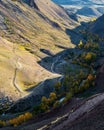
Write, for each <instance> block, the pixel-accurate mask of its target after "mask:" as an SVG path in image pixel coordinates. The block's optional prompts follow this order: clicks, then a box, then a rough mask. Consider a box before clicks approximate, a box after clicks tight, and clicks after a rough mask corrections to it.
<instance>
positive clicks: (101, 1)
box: [53, 0, 104, 5]
mask: <svg viewBox="0 0 104 130" xmlns="http://www.w3.org/2000/svg"><path fill="white" fill-rule="evenodd" d="M53 1H54V2H56V3H57V4H62V5H70V4H73V5H76V4H78V5H82V4H84V5H92V4H96V5H104V0H53Z"/></svg>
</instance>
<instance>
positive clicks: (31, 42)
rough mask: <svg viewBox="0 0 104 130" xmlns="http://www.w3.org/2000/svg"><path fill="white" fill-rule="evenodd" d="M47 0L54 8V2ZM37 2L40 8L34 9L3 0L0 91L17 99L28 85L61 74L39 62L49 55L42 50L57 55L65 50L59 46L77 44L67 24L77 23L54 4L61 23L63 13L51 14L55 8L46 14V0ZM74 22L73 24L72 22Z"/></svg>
mask: <svg viewBox="0 0 104 130" xmlns="http://www.w3.org/2000/svg"><path fill="white" fill-rule="evenodd" d="M48 3H49V5H50V6H52V7H53V3H51V2H48ZM36 5H37V8H31V7H30V6H28V5H26V4H24V3H22V2H17V1H11V0H5V1H4V0H1V1H0V70H1V73H0V77H1V78H0V92H1V93H3V94H4V96H9V97H12V98H13V99H15V100H17V99H18V98H20V97H23V96H25V95H27V94H29V93H30V92H29V91H27V90H28V89H29V88H34V86H36V85H37V84H38V83H39V82H41V81H43V80H45V79H46V78H53V77H57V76H58V75H54V74H52V73H50V72H49V71H47V70H45V69H44V68H42V67H41V66H40V65H39V64H38V63H37V62H38V61H39V60H40V59H41V58H43V57H45V56H47V54H45V53H42V52H41V51H40V50H41V49H46V50H49V51H50V52H52V53H53V54H55V53H57V52H59V51H62V48H60V47H58V46H59V45H60V46H63V47H74V45H73V44H72V43H71V42H70V39H69V36H68V35H67V34H66V33H65V27H66V28H72V26H73V27H74V26H77V25H78V24H77V23H76V22H74V21H73V20H72V19H71V18H69V16H68V15H67V13H66V12H65V11H64V10H63V9H62V8H60V7H58V6H55V5H54V6H55V7H56V8H57V11H59V13H60V12H61V13H62V14H63V15H64V16H63V18H62V20H61V21H62V23H61V22H60V20H59V18H60V17H61V16H60V14H59V15H58V13H57V14H54V15H52V17H51V13H52V12H53V11H54V12H55V9H56V8H55V9H54V8H52V9H50V12H49V14H47V15H45V13H46V11H47V10H48V9H49V8H48V6H46V1H45V2H44V1H43V0H40V1H36ZM42 6H44V8H43V7H42ZM38 8H39V10H38ZM42 9H44V10H42ZM40 10H41V11H40ZM51 11H52V12H51ZM56 17H57V19H56V20H55V18H56ZM65 19H66V22H65ZM68 21H70V22H68ZM72 22H73V23H74V25H70V23H72ZM4 79H5V81H4Z"/></svg>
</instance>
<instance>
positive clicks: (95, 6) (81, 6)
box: [53, 0, 104, 17]
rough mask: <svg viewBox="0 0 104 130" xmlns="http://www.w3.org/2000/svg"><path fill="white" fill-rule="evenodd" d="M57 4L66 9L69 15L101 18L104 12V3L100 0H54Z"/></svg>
mask: <svg viewBox="0 0 104 130" xmlns="http://www.w3.org/2000/svg"><path fill="white" fill-rule="evenodd" d="M53 1H54V2H56V3H57V4H60V5H62V6H63V7H64V8H66V9H67V10H68V11H69V13H70V12H73V13H74V14H78V15H83V16H88V17H99V16H101V15H102V14H103V12H104V1H103V0H100V1H97V0H86V1H85V0H53Z"/></svg>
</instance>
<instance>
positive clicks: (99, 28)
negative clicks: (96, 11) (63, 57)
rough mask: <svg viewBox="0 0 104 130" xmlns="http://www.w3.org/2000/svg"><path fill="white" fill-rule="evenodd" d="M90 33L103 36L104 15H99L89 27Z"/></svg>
mask: <svg viewBox="0 0 104 130" xmlns="http://www.w3.org/2000/svg"><path fill="white" fill-rule="evenodd" d="M90 30H91V32H92V33H95V34H98V35H99V36H100V37H103V38H104V33H103V32H104V15H102V16H101V17H99V18H98V19H97V20H96V21H95V22H94V23H93V24H92V25H91V27H90Z"/></svg>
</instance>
